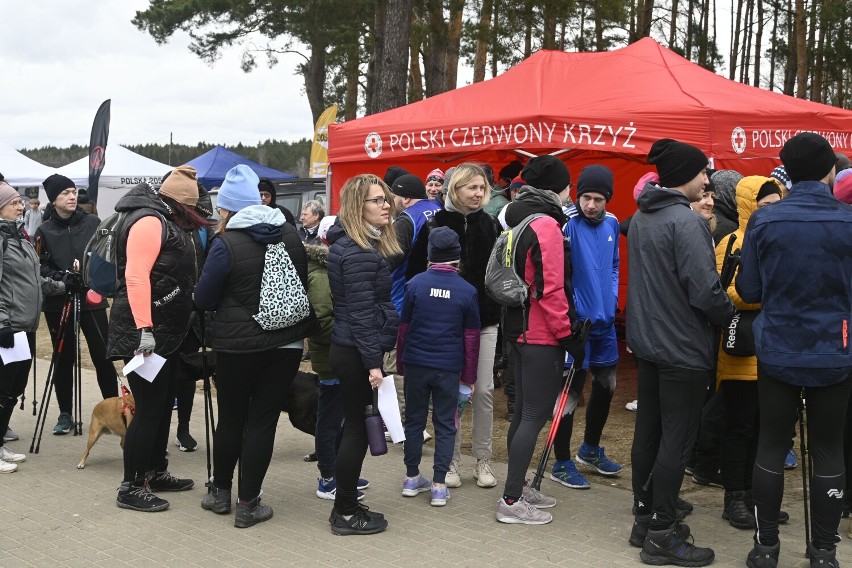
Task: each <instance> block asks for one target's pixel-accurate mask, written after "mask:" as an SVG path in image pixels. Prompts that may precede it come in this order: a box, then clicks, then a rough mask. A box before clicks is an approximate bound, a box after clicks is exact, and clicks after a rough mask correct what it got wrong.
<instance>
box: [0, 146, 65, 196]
mask: <svg viewBox="0 0 852 568" xmlns="http://www.w3.org/2000/svg"><path fill="white" fill-rule="evenodd" d="M55 171H56V170H55V169H54V168H50V167H48V166H45V165H43V164H40V163H38V162H36V161H35V160H31V159H30V158H27V157H26V156H24V155H23V154H21V153H20V152H18V151H17V150H15V149H14V148H12V147H11V146H6V145H5V144H0V172H2V173H3V175H4V176H5V178H6V183H8V184H9V185H11V186H14V187H34V186H39V185H41V182H43V181H44V180H45V178H47V177H48V176H49V175H51V174H52V173H54V172H55Z"/></svg>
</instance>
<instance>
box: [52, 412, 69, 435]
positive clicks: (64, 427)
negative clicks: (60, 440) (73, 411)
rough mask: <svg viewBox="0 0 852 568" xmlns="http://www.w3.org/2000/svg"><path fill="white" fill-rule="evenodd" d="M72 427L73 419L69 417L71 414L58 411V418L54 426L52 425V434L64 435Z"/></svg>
mask: <svg viewBox="0 0 852 568" xmlns="http://www.w3.org/2000/svg"><path fill="white" fill-rule="evenodd" d="M73 427H74V419H73V418H71V415H70V414H68V413H67V412H60V413H59V420H58V421H57V422H56V426H54V427H53V435H54V436H64V435H65V434H67V433H68V432H70V431H71V428H73Z"/></svg>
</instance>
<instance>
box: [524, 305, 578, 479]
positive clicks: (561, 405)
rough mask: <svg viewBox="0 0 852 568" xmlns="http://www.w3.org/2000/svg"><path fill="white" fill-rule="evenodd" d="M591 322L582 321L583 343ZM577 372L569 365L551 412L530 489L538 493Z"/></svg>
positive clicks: (575, 363) (573, 366) (575, 368)
mask: <svg viewBox="0 0 852 568" xmlns="http://www.w3.org/2000/svg"><path fill="white" fill-rule="evenodd" d="M591 326H592V322H591V320H589V319H586V320H584V321H583V324H582V326H581V328H580V340H581V341H582V342H584V343H585V341H586V337H587V336H588V335H589V328H590V327H591ZM576 372H577V361H576V360H574V361H573V362H572V363H571V368H570V369H568V376H567V377H566V379H565V386H564V387H562V392H561V393H560V394H559V399H558V400H557V403H556V410H555V411H554V412H553V420H551V422H550V431H549V432H548V433H547V440H546V441H545V443H544V450H543V451H542V453H541V459H539V460H538V467H537V468H536V470H535V475H534V476H533V480H532V483H530V487H532V488H533V489H535V490H536V491H539V490H540V489H541V480H542V478H543V477H544V470H545V468H546V467H547V460H548V459H550V451H551V450H552V449H553V443H554V442H555V441H556V433H557V432H558V431H559V424H561V423H562V413H563V412H564V411H565V405H566V403H567V402H568V395H569V393H570V391H571V384H572V383H573V382H574V375H575V374H576Z"/></svg>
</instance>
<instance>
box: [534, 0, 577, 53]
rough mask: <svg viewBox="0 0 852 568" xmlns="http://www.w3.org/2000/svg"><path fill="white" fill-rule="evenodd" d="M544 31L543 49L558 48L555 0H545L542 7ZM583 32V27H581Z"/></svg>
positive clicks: (542, 38) (542, 37)
mask: <svg viewBox="0 0 852 568" xmlns="http://www.w3.org/2000/svg"><path fill="white" fill-rule="evenodd" d="M542 20H543V31H542V36H541V48H542V49H556V7H555V6H554V5H553V0H545V1H544V6H543V7H542ZM580 33H581V34H582V33H583V28H582V27H581V28H580Z"/></svg>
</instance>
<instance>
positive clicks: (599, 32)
mask: <svg viewBox="0 0 852 568" xmlns="http://www.w3.org/2000/svg"><path fill="white" fill-rule="evenodd" d="M690 1H691V0H690ZM594 10H595V12H594V17H595V51H605V50H606V45H605V44H604V37H603V34H604V23H603V9H602V7H601V0H594Z"/></svg>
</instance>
